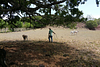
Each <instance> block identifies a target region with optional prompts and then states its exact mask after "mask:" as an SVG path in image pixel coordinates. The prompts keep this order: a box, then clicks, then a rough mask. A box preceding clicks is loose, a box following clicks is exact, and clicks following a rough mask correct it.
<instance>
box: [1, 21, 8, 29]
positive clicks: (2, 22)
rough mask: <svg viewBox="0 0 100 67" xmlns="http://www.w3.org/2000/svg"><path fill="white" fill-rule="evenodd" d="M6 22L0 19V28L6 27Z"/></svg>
mask: <svg viewBox="0 0 100 67" xmlns="http://www.w3.org/2000/svg"><path fill="white" fill-rule="evenodd" d="M6 26H7V22H5V21H4V20H3V19H0V28H1V29H2V28H6Z"/></svg>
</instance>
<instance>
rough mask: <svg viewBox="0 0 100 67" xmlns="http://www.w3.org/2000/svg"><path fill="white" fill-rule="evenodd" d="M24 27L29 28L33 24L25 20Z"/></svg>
mask: <svg viewBox="0 0 100 67" xmlns="http://www.w3.org/2000/svg"><path fill="white" fill-rule="evenodd" d="M24 27H25V28H30V27H33V25H32V24H30V23H29V22H25V24H24Z"/></svg>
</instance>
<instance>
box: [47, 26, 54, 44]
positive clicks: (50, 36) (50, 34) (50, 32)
mask: <svg viewBox="0 0 100 67" xmlns="http://www.w3.org/2000/svg"><path fill="white" fill-rule="evenodd" d="M52 33H54V34H55V32H53V31H52V30H51V28H49V33H48V39H49V42H53V36H52ZM50 39H51V41H50Z"/></svg>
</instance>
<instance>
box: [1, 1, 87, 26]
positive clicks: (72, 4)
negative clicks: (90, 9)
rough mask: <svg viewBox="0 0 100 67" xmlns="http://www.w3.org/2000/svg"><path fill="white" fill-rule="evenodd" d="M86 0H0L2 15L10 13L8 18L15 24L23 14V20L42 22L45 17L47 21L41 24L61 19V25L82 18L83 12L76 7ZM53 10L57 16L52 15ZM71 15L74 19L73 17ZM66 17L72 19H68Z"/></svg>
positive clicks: (52, 22)
mask: <svg viewBox="0 0 100 67" xmlns="http://www.w3.org/2000/svg"><path fill="white" fill-rule="evenodd" d="M85 2H86V0H69V1H67V0H14V1H12V0H0V15H4V16H6V15H8V16H9V17H8V20H9V21H11V22H14V24H16V21H19V19H20V17H22V16H21V15H23V16H24V18H22V21H23V22H30V23H31V21H32V22H33V21H34V22H38V23H40V22H41V21H40V20H42V19H43V20H44V19H45V20H46V21H45V22H41V24H43V25H47V24H55V23H54V22H55V21H60V22H58V23H56V24H59V25H60V24H65V22H66V24H68V23H67V21H71V22H73V21H74V22H75V21H76V18H77V20H78V19H80V17H81V15H82V14H83V13H82V11H80V10H79V9H78V8H76V7H77V6H79V4H84V3H85ZM62 3H64V4H62ZM32 5H33V6H32ZM34 6H36V7H34ZM52 10H54V11H55V14H54V15H55V17H52V15H51V11H52ZM16 14H17V15H16ZM70 16H71V17H72V18H73V17H74V19H71V18H70ZM58 17H59V18H58ZM66 17H67V19H68V17H69V18H70V19H68V20H67V21H66ZM52 18H53V19H52ZM30 19H31V20H30ZM61 20H62V21H61ZM14 24H13V25H14ZM31 24H32V23H31Z"/></svg>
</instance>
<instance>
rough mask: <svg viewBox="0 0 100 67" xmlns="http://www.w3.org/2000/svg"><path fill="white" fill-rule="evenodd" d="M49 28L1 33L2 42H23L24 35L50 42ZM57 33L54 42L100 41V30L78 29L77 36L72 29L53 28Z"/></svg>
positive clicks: (31, 38)
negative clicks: (72, 32) (72, 33)
mask: <svg viewBox="0 0 100 67" xmlns="http://www.w3.org/2000/svg"><path fill="white" fill-rule="evenodd" d="M48 28H49V27H46V28H42V29H35V30H34V29H33V30H28V31H22V32H10V33H0V41H16V40H23V38H22V35H23V34H25V35H28V40H45V41H48V31H49V29H48ZM51 29H52V30H53V31H54V32H55V33H56V34H53V40H54V42H67V41H74V40H76V41H82V42H83V41H84V42H86V41H99V40H100V30H96V31H92V30H87V29H77V30H78V31H79V32H78V34H77V35H71V34H70V32H71V31H72V29H68V28H62V27H51Z"/></svg>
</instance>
